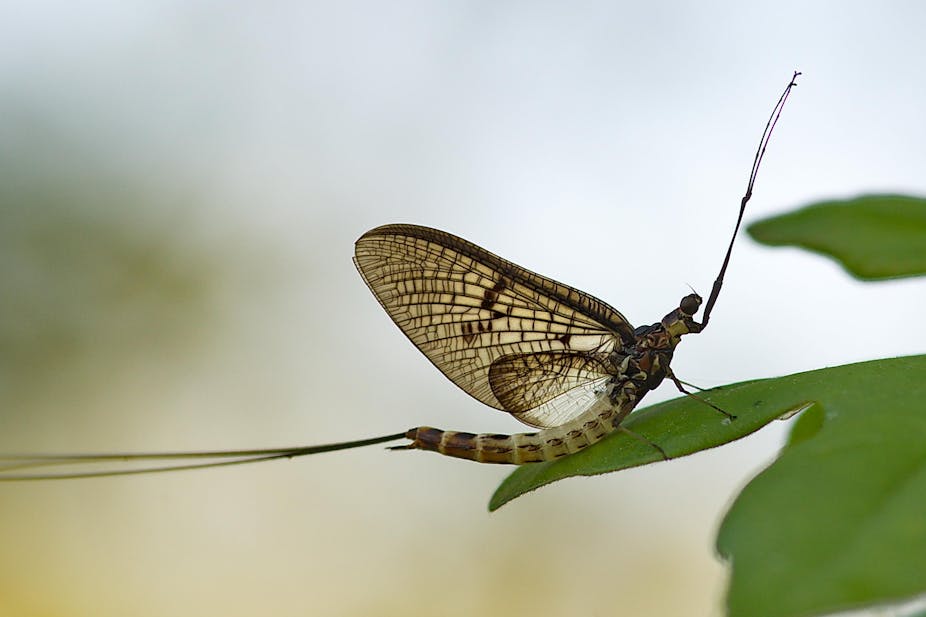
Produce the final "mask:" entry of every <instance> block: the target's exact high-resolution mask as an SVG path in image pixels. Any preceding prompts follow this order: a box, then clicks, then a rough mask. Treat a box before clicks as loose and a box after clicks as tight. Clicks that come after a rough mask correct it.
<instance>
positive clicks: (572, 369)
mask: <svg viewBox="0 0 926 617" xmlns="http://www.w3.org/2000/svg"><path fill="white" fill-rule="evenodd" d="M613 370H614V369H613V368H611V363H610V360H609V356H608V354H607V353H587V352H572V351H546V352H537V353H527V354H512V355H507V356H502V357H501V358H499V359H498V360H496V361H495V362H493V363H492V365H491V366H490V367H489V386H490V387H491V388H492V393H493V394H494V395H495V398H496V399H498V401H499V402H500V403H501V404H502V406H503V407H504V409H506V410H507V411H509V412H510V413H511V414H512V415H514V416H515V417H516V418H518V420H520V421H521V422H523V423H525V424H529V425H530V426H536V427H538V428H546V427H550V426H559V425H560V424H563V423H564V422H566V421H568V420H570V419H571V418H573V417H575V416H576V415H578V414H580V413H582V411H584V410H585V409H586V408H587V407H588V406H589V405H590V404H591V403H592V402H593V401H594V400H595V395H596V393H597V392H598V391H599V390H601V389H602V388H603V387H604V385H605V382H606V381H607V380H608V379H609V378H610V377H611V374H612V372H613ZM564 387H571V389H569V390H566V391H565V392H563V388H564Z"/></svg>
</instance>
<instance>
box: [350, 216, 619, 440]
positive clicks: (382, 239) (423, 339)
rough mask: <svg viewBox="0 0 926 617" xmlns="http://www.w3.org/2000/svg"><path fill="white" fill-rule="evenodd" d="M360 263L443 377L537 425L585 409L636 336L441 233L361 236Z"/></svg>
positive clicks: (614, 319) (585, 298)
mask: <svg viewBox="0 0 926 617" xmlns="http://www.w3.org/2000/svg"><path fill="white" fill-rule="evenodd" d="M354 263H355V264H356V265H357V269H358V270H359V271H360V274H361V276H362V277H363V279H364V281H366V283H367V285H368V286H369V288H370V290H371V291H372V292H373V294H374V295H375V296H376V298H377V299H378V300H379V302H380V304H382V306H383V308H385V309H386V312H387V313H389V316H390V317H392V319H393V320H394V321H395V323H396V324H397V325H398V326H399V328H401V329H402V331H403V332H404V333H405V334H406V335H407V336H408V338H409V339H411V341H412V342H413V343H414V344H415V345H416V346H417V347H418V348H419V349H420V350H421V351H422V352H423V353H424V354H425V355H426V356H427V357H428V359H429V360H431V362H432V363H434V365H435V366H436V367H437V368H438V369H440V371H441V372H443V373H444V375H446V376H447V377H448V378H449V379H450V380H451V381H453V382H454V383H455V384H457V385H458V386H459V387H461V388H462V389H463V390H465V391H466V392H467V393H469V394H470V395H472V396H474V397H475V398H477V399H479V400H480V401H482V402H483V403H485V404H487V405H490V406H492V407H495V408H496V409H501V410H503V411H507V412H509V413H512V414H513V415H515V417H517V418H518V419H520V420H522V421H523V422H525V423H527V424H530V425H532V426H555V425H558V424H562V423H563V422H565V421H567V420H569V419H571V418H572V417H575V416H576V415H578V414H579V413H581V411H582V410H583V409H584V408H585V407H586V406H587V403H586V401H587V402H589V403H590V402H591V401H592V400H593V398H594V395H595V394H594V393H595V392H596V391H597V389H599V387H600V383H599V382H602V383H603V381H605V380H606V379H607V377H609V376H610V374H611V371H613V369H610V368H609V366H610V365H609V364H608V363H607V356H608V353H609V352H610V351H611V350H613V349H614V348H615V346H617V347H619V346H621V345H622V344H630V343H632V342H633V340H634V336H633V327H632V326H631V325H630V324H629V323H628V322H627V320H626V319H625V318H624V317H623V315H621V314H620V313H619V312H617V311H616V310H615V309H614V308H612V307H611V306H609V305H608V304H606V303H604V302H602V301H601V300H598V299H597V298H595V297H593V296H590V295H588V294H586V293H584V292H582V291H579V290H578V289H574V288H572V287H569V286H568V285H563V284H562V283H558V282H556V281H554V280H552V279H548V278H546V277H543V276H540V275H539V274H536V273H534V272H531V271H529V270H525V269H524V268H521V267H520V266H518V265H516V264H513V263H511V262H509V261H506V260H504V259H502V258H500V257H498V256H496V255H494V254H492V253H490V252H489V251H486V250H485V249H482V248H480V247H478V246H476V245H475V244H472V243H470V242H467V241H466V240H463V239H462V238H458V237H456V236H454V235H451V234H448V233H445V232H442V231H438V230H436V229H431V228H428V227H419V226H416V225H385V226H383V227H378V228H376V229H373V230H371V231H369V232H367V233H366V234H364V235H363V236H362V237H361V238H360V239H359V240H357V244H356V252H355V257H354ZM493 367H494V368H493ZM519 375H520V376H519ZM573 391H574V392H573Z"/></svg>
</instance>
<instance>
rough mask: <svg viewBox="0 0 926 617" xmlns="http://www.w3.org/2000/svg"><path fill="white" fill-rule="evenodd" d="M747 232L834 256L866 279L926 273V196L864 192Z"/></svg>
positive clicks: (760, 238) (767, 240)
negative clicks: (856, 196) (855, 196)
mask: <svg viewBox="0 0 926 617" xmlns="http://www.w3.org/2000/svg"><path fill="white" fill-rule="evenodd" d="M746 231H747V232H748V233H749V235H751V236H752V237H753V239H754V240H756V241H757V242H761V243H763V244H768V245H771V246H799V247H803V248H805V249H807V250H810V251H814V252H816V253H821V254H823V255H827V256H829V257H832V258H833V259H835V260H836V261H838V262H839V263H840V264H842V266H843V267H844V268H845V269H846V270H848V271H849V273H850V274H852V275H853V276H855V277H857V278H860V279H863V280H880V279H888V278H898V277H904V276H918V275H923V274H926V199H918V198H915V197H907V196H903V195H865V196H862V197H858V198H855V199H850V200H845V201H828V202H821V203H817V204H813V205H809V206H806V207H804V208H801V209H800V210H796V211H794V212H790V213H788V214H783V215H781V216H776V217H773V218H769V219H765V220H763V221H759V222H757V223H753V224H752V225H750V226H749V227H748V228H747V230H746Z"/></svg>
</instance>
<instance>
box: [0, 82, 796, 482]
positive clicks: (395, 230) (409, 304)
mask: <svg viewBox="0 0 926 617" xmlns="http://www.w3.org/2000/svg"><path fill="white" fill-rule="evenodd" d="M798 75H800V73H799V72H795V73H794V75H793V76H792V78H791V80H790V81H789V83H788V85H787V87H786V88H785V89H784V92H782V94H781V97H780V98H779V99H778V102H777V103H776V105H775V107H774V109H773V110H772V114H771V115H770V117H769V120H768V122H767V123H766V126H765V130H764V131H763V133H762V137H761V139H760V140H759V147H758V149H757V150H756V154H755V157H754V159H753V164H752V169H751V171H750V175H749V181H748V184H747V186H746V192H745V194H744V195H743V198H742V200H741V201H740V208H739V215H738V217H737V219H736V225H735V227H734V230H733V235H732V237H731V238H730V244H729V246H728V247H727V251H726V254H725V256H724V259H723V262H722V265H721V267H720V272H719V274H718V275H717V278H716V280H715V281H714V284H713V287H712V289H711V293H710V295H709V296H708V299H707V303H706V304H705V307H704V314H703V317H702V318H701V321H700V322H698V321H695V314H696V313H697V312H698V310H699V308H700V307H701V304H702V298H701V297H700V296H699V295H698V294H696V293H692V294H689V295H686V296H685V297H684V298H682V299H681V301H680V302H679V305H678V307H677V308H675V309H674V310H672V311H671V312H670V313H669V314H667V315H666V316H665V317H663V318H662V320H661V321H659V322H658V323H655V324H653V325H649V326H641V327H638V328H634V327H633V326H632V325H630V323H629V322H628V321H627V319H625V318H624V316H623V315H621V314H620V313H619V312H618V311H617V310H615V309H614V308H612V307H611V306H609V305H608V304H606V303H605V302H603V301H601V300H599V299H597V298H595V297H593V296H591V295H589V294H587V293H584V292H582V291H579V290H578V289H575V288H573V287H570V286H568V285H564V284H563V283H559V282H557V281H554V280H552V279H549V278H546V277H544V276H541V275H539V274H536V273H534V272H531V271H530V270H526V269H525V268H522V267H520V266H518V265H515V264H513V263H511V262H509V261H506V260H504V259H502V258H501V257H498V256H496V255H494V254H493V253H490V252H489V251H487V250H485V249H483V248H480V247H479V246H476V245H475V244H472V243H470V242H467V241H466V240H463V239H462V238H458V237H457V236H454V235H451V234H449V233H446V232H442V231H438V230H436V229H431V228H429V227H420V226H416V225H385V226H383V227H377V228H376V229H373V230H371V231H368V232H367V233H365V234H363V235H362V236H361V237H360V239H359V240H357V243H356V252H355V257H354V263H355V264H356V266H357V269H358V271H359V272H360V275H361V276H362V277H363V280H364V281H365V282H366V284H367V286H368V287H369V288H370V290H371V291H372V292H373V295H375V296H376V298H377V300H379V303H380V304H381V305H382V306H383V308H384V309H385V310H386V312H387V313H388V314H389V316H390V317H391V318H392V320H393V321H394V322H395V323H396V325H398V326H399V328H400V329H401V330H402V332H404V333H405V335H406V336H407V337H408V338H409V339H410V340H411V341H412V343H414V344H415V346H416V347H418V349H420V350H421V351H422V352H423V353H424V354H425V356H427V358H428V359H429V360H430V361H431V362H432V363H433V364H434V365H435V366H436V367H437V368H438V369H439V370H440V371H441V372H442V373H444V375H446V376H447V377H448V378H449V379H450V380H451V381H452V382H453V383H455V384H456V385H457V386H459V387H460V388H462V389H463V390H464V391H465V392H466V393H468V394H470V395H471V396H473V397H474V398H476V399H478V400H479V401H481V402H483V403H485V404H486V405H489V406H490V407H494V408H496V409H499V410H501V411H504V412H507V413H509V414H511V415H512V416H514V417H515V418H517V419H518V420H520V421H521V422H523V423H524V424H527V425H529V426H532V427H534V428H537V429H539V430H537V431H536V432H532V433H519V434H515V435H495V434H488V433H482V434H474V433H466V432H456V431H445V430H441V429H436V428H431V427H424V426H422V427H416V428H413V429H410V430H408V431H404V432H401V433H396V434H394V435H385V436H382V437H374V438H371V439H364V440H358V441H350V442H344V443H337V444H328V445H322V446H309V447H295V448H278V449H261V450H235V451H221V452H183V453H176V452H173V453H130V454H104V455H97V454H87V455H38V456H31V455H17V456H6V457H0V461H3V463H2V464H0V480H37V479H54V478H81V477H97V476H111V475H126V474H137V473H151V472H155V471H168V470H180V469H193V468H202V467H217V466H223V465H238V464H243V463H251V462H257V461H265V460H271V459H279V458H292V457H295V456H304V455H308V454H316V453H320V452H328V451H333V450H343V449H348V448H357V447H360V446H366V445H371V444H378V443H386V442H389V441H395V440H398V439H402V438H406V439H408V440H409V442H408V443H406V444H404V445H400V446H395V447H394V448H392V449H421V450H430V451H434V452H439V453H441V454H444V455H447V456H453V457H458V458H463V459H470V460H474V461H479V462H482V463H508V464H516V465H520V464H525V463H533V462H538V461H548V460H553V459H557V458H560V457H563V456H567V455H569V454H571V453H573V452H577V451H579V450H582V449H584V448H586V447H588V446H590V445H592V444H594V443H596V442H598V441H600V440H601V439H602V438H603V437H604V436H605V435H608V434H609V433H612V432H613V431H615V430H623V431H626V432H628V433H631V432H630V431H629V430H627V429H626V428H625V427H623V426H622V422H623V420H624V419H625V418H626V417H627V415H628V414H629V413H630V412H631V411H632V410H633V409H634V408H635V407H636V405H637V403H639V401H640V399H641V398H643V396H644V395H645V394H646V393H647V392H649V391H650V390H652V389H653V388H655V387H656V386H658V385H659V384H660V383H661V382H662V381H663V380H664V379H666V378H668V379H669V380H670V381H672V382H673V383H674V384H675V385H676V386H677V387H678V389H679V390H681V391H682V392H684V393H686V394H688V395H689V396H696V395H694V394H692V393H690V392H688V391H687V390H686V389H685V387H684V385H683V384H682V382H681V381H680V380H679V379H678V378H677V377H676V376H675V374H674V373H673V372H672V369H671V368H670V362H671V360H672V355H673V353H674V351H675V347H676V346H677V345H678V343H679V341H680V339H681V337H682V336H684V335H686V334H697V333H699V332H702V331H704V329H705V328H706V327H707V324H708V321H709V320H710V316H711V311H712V310H713V308H714V304H715V302H716V301H717V297H718V295H719V294H720V288H721V286H722V285H723V277H724V274H725V272H726V269H727V265H728V264H729V262H730V255H731V253H732V250H733V244H734V241H735V240H736V235H737V232H738V231H739V228H740V224H741V222H742V220H743V213H744V212H745V209H746V204H747V202H748V201H749V199H750V197H751V196H752V190H753V187H754V185H755V181H756V176H757V174H758V171H759V167H760V165H761V163H762V159H763V156H764V154H765V150H766V147H767V146H768V142H769V139H770V137H771V134H772V132H773V130H774V128H775V125H776V124H777V122H778V118H779V116H780V114H781V111H782V109H783V107H784V104H785V102H786V101H787V99H788V96H789V94H790V92H791V88H793V87H794V85H795V80H796V78H797V76H798ZM702 400H703V399H702ZM704 402H705V403H706V404H710V403H707V402H706V401H704ZM711 406H712V407H713V405H711ZM714 408H715V409H716V410H717V411H718V412H720V413H721V414H724V415H726V416H727V417H729V418H730V419H732V418H733V417H734V416H732V415H731V414H729V413H728V412H726V411H724V410H722V409H720V408H717V407H714ZM631 434H632V435H634V436H635V437H638V438H640V439H644V440H645V438H643V437H642V436H640V435H636V434H634V433H631ZM650 443H651V442H650ZM651 445H653V446H654V447H656V448H657V449H659V450H660V452H662V450H661V448H659V446H658V444H654V443H651ZM663 456H665V453H664V452H663ZM666 458H667V457H666ZM158 460H162V461H165V463H164V464H162V465H158V464H157V463H155V466H148V467H140V468H128V469H126V468H121V469H112V468H105V469H93V470H90V471H85V470H83V469H84V468H81V469H82V470H81V471H77V472H63V473H57V472H42V471H37V469H38V468H42V469H45V470H50V469H52V468H55V467H60V466H62V465H90V464H109V465H112V464H127V463H131V462H137V461H148V462H149V463H150V462H152V461H158Z"/></svg>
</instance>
